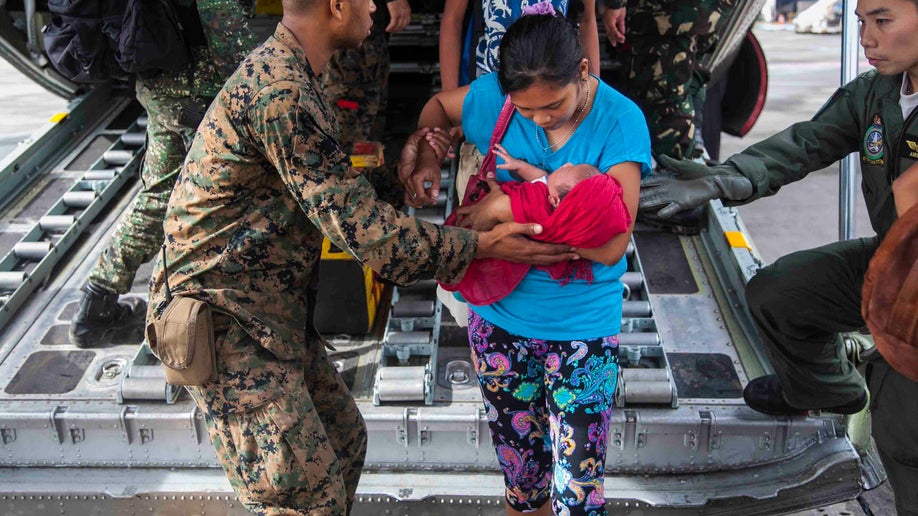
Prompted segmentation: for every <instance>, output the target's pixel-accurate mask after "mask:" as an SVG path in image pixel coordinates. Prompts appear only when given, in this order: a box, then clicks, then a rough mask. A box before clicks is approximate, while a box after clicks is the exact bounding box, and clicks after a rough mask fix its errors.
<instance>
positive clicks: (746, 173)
mask: <svg viewBox="0 0 918 516" xmlns="http://www.w3.org/2000/svg"><path fill="white" fill-rule="evenodd" d="M856 13H857V16H858V18H859V20H860V27H861V45H862V46H863V47H864V51H865V53H866V55H867V60H868V62H870V64H872V65H873V66H875V67H876V70H871V71H869V72H866V73H864V74H861V75H860V76H859V77H857V78H856V79H855V80H853V81H851V82H850V83H848V84H846V85H845V86H843V87H842V88H840V89H839V90H838V91H836V92H835V94H834V95H833V96H832V97H831V98H830V99H829V100H828V102H826V104H825V105H824V106H823V107H822V108H821V109H820V110H819V112H818V113H816V115H815V116H814V117H813V119H812V120H810V121H808V122H800V123H797V124H794V125H792V126H791V127H789V128H787V129H785V130H784V131H782V132H780V133H778V134H776V135H774V136H772V137H770V138H768V139H766V140H764V141H762V142H760V143H757V144H755V145H752V146H751V147H749V148H747V149H746V150H744V151H743V152H741V153H739V154H735V155H734V156H732V157H730V158H729V159H727V160H726V162H724V163H723V164H722V165H719V166H713V167H707V166H704V165H701V164H697V163H691V162H688V161H676V160H671V159H668V158H665V157H664V158H661V160H660V161H661V163H662V164H663V165H664V166H666V167H667V168H669V169H672V170H674V171H675V172H676V174H675V175H660V176H658V177H652V178H651V179H650V180H648V181H645V182H644V184H642V190H641V209H643V210H653V211H656V212H657V216H660V217H664V218H665V217H669V216H672V215H674V214H675V213H677V212H679V211H682V210H686V209H691V208H694V207H697V206H700V205H702V204H704V203H706V202H707V201H709V200H711V199H716V198H719V199H722V200H723V201H724V202H725V203H726V204H728V205H737V204H745V203H748V202H751V201H753V200H755V199H758V198H759V197H763V196H766V195H772V194H774V193H776V192H777V191H778V189H779V188H781V186H783V185H786V184H788V183H791V182H793V181H797V180H800V179H803V178H804V177H806V175H807V174H809V173H810V172H812V171H815V170H820V169H822V168H824V167H826V166H828V165H830V164H832V163H833V162H835V161H838V160H839V159H841V158H843V157H844V156H846V155H848V154H849V153H851V152H859V153H860V158H861V172H862V176H863V183H862V190H863V192H864V200H865V201H866V204H867V210H868V211H869V215H870V221H871V224H872V225H873V229H874V231H876V232H877V236H874V237H870V238H859V239H855V240H848V241H841V242H835V243H832V244H829V245H825V246H822V247H819V248H817V249H811V250H807V251H800V252H796V253H792V254H790V255H787V256H785V257H782V258H780V259H778V261H776V262H775V263H773V264H771V265H769V266H768V267H765V268H763V269H760V270H759V271H758V273H757V274H756V276H754V277H753V278H752V279H751V280H750V281H749V283H748V285H746V300H747V302H748V305H749V309H750V311H751V313H752V317H753V320H754V321H755V324H756V328H757V330H758V333H759V336H760V337H761V339H762V341H763V343H764V344H765V347H766V349H767V351H768V353H769V356H770V358H771V362H772V365H773V366H774V368H775V373H776V374H774V375H768V376H763V377H760V378H756V379H753V380H752V381H750V382H749V384H748V385H747V386H746V389H745V391H744V392H743V397H744V398H745V400H746V403H747V404H748V405H749V406H750V407H752V408H753V409H755V410H757V411H760V412H763V413H766V414H772V415H792V414H801V413H806V411H807V410H814V409H820V410H827V411H830V412H837V413H842V414H853V413H855V412H858V411H860V410H862V409H863V408H864V407H865V406H866V404H867V399H868V398H867V392H866V389H865V387H869V389H870V393H871V412H872V419H873V437H874V440H875V442H876V444H877V448H878V450H879V452H880V457H881V459H882V461H883V465H884V466H885V467H886V470H887V472H888V474H889V478H890V482H891V484H892V487H893V490H894V491H895V494H896V506H897V509H898V511H899V514H900V516H901V515H904V514H918V407H916V405H915V403H914V400H916V399H918V383H916V382H914V381H912V380H910V379H908V378H906V377H905V376H903V375H901V374H899V373H898V372H897V371H895V370H894V369H892V368H891V367H890V366H889V364H887V363H886V361H885V360H883V358H882V356H880V355H879V354H878V353H876V354H874V355H873V356H872V357H871V359H870V360H869V362H868V374H867V385H866V386H865V382H864V380H863V379H862V378H861V376H860V375H859V374H858V373H857V371H856V370H855V368H854V365H853V364H852V363H851V362H849V360H848V358H847V357H846V354H845V351H844V347H843V346H842V345H841V344H840V342H839V339H838V338H837V334H838V333H839V332H850V331H854V330H857V329H859V328H862V327H864V319H863V317H862V316H861V289H862V286H863V283H864V274H865V272H866V270H867V266H868V264H869V262H870V259H871V257H872V256H873V254H874V252H875V251H876V249H877V247H878V245H879V242H880V241H881V240H882V238H883V236H884V235H885V234H886V232H887V231H888V230H889V228H890V226H892V224H893V222H895V220H896V208H895V202H894V197H893V187H892V184H893V181H894V180H895V179H896V178H897V177H899V176H900V174H902V173H903V172H904V171H905V170H906V169H908V168H909V167H910V166H911V165H912V164H914V163H915V162H916V161H918V109H916V106H918V94H916V92H915V91H916V87H918V0H859V1H858V6H857V10H856Z"/></svg>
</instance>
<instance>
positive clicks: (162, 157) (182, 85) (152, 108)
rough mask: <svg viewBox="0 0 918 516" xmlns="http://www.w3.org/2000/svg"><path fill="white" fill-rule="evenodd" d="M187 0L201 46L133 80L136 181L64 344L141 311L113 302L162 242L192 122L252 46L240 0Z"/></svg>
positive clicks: (89, 338) (97, 334) (82, 343)
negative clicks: (142, 125) (185, 60)
mask: <svg viewBox="0 0 918 516" xmlns="http://www.w3.org/2000/svg"><path fill="white" fill-rule="evenodd" d="M176 1H181V0H176ZM192 2H193V4H192V5H194V6H196V8H197V12H198V14H199V16H200V20H201V28H202V29H203V40H204V41H203V42H202V43H203V45H198V46H191V48H190V49H189V50H190V52H191V60H190V62H189V64H188V65H187V66H186V67H185V69H183V70H178V71H168V72H162V73H159V74H158V75H154V76H151V77H141V78H138V79H137V85H136V87H137V100H139V101H140V104H141V105H142V106H143V107H144V109H146V110H147V116H148V123H147V149H146V156H145V158H144V162H143V166H142V167H141V171H140V179H141V182H142V184H143V186H142V188H141V189H140V192H139V193H138V194H137V198H136V199H135V201H134V204H133V205H132V206H131V208H130V211H128V213H126V214H125V215H124V217H123V218H122V219H121V220H120V221H119V223H118V227H117V228H116V229H115V233H114V235H113V236H112V239H111V242H110V243H109V245H108V247H107V248H106V249H105V251H103V253H102V256H100V257H99V261H98V262H97V263H96V266H95V268H93V270H92V272H91V273H90V275H89V280H88V281H87V282H86V284H85V285H84V286H83V288H82V290H83V296H82V298H81V299H80V305H79V308H78V309H77V313H76V315H75V316H74V318H73V320H72V321H71V324H70V342H71V343H73V344H74V345H76V346H78V347H81V348H85V347H91V346H93V345H94V344H97V343H99V341H100V339H101V338H102V337H103V335H104V333H105V331H107V330H108V329H110V328H112V327H114V326H117V325H122V324H125V323H130V322H137V320H138V319H142V317H143V315H144V314H145V313H146V305H145V304H144V302H143V301H142V300H140V299H138V298H134V297H131V298H125V299H122V300H120V301H119V299H118V296H119V295H120V294H125V293H127V292H128V291H129V290H130V289H131V284H132V283H133V282H134V275H135V274H136V272H137V269H138V268H140V266H141V265H142V264H144V263H145V262H148V261H150V259H152V258H153V256H154V255H155V254H156V252H157V251H158V250H159V248H160V246H161V245H162V242H163V230H162V223H163V216H164V215H165V213H166V203H167V202H168V201H169V194H171V193H172V187H173V185H175V178H176V176H177V175H178V172H179V170H180V169H181V166H182V162H183V161H184V160H185V153H186V151H187V150H188V146H189V145H190V144H191V139H192V138H193V137H194V133H195V131H196V130H197V128H198V123H200V121H201V118H202V117H203V115H204V112H205V111H206V110H207V106H209V105H210V102H211V100H213V97H214V95H216V94H217V92H218V91H219V90H220V87H221V86H223V82H224V81H225V80H226V78H227V77H229V76H230V74H231V73H233V70H235V69H236V66H237V65H238V64H239V62H240V61H242V59H243V58H244V57H245V56H246V54H248V53H249V52H250V51H251V50H252V49H254V48H255V45H256V41H255V37H254V35H253V34H252V33H251V31H250V30H249V27H248V21H247V19H248V17H247V15H246V13H245V11H244V8H243V2H242V1H240V0H186V2H185V3H189V4H190V3H192Z"/></svg>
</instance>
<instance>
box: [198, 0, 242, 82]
mask: <svg viewBox="0 0 918 516" xmlns="http://www.w3.org/2000/svg"><path fill="white" fill-rule="evenodd" d="M197 5H198V14H199V15H200V17H201V26H202V27H203V28H204V36H205V37H206V38H207V47H208V50H210V55H211V57H212V58H213V61H214V62H213V64H214V65H215V66H216V69H217V70H218V72H219V74H220V77H222V78H224V79H225V78H227V77H229V76H230V75H232V73H233V72H234V71H235V70H236V66H238V65H239V63H240V62H241V61H242V60H243V59H244V58H245V56H246V55H247V54H248V53H249V52H251V51H252V49H254V48H255V46H256V44H257V41H256V40H255V35H254V34H252V31H251V30H249V22H248V19H247V17H246V14H245V10H244V9H243V6H242V3H241V2H240V1H239V0H197ZM221 82H222V81H221Z"/></svg>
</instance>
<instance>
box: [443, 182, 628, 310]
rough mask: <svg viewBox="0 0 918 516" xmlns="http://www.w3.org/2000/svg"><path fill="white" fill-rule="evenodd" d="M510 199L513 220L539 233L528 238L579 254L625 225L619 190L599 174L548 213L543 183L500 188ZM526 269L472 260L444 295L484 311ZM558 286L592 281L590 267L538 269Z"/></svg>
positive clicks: (519, 265)
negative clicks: (456, 294) (535, 226)
mask: <svg viewBox="0 0 918 516" xmlns="http://www.w3.org/2000/svg"><path fill="white" fill-rule="evenodd" d="M501 189H502V190H503V191H504V193H506V194H507V195H509V196H510V205H511V207H512V210H513V220H515V221H516V222H524V223H531V222H536V223H539V224H541V225H542V233H541V234H539V235H535V236H533V237H532V238H533V239H535V240H540V241H543V242H554V243H561V244H568V245H571V246H574V247H581V248H585V249H589V248H594V247H599V246H601V245H603V244H605V243H606V242H608V241H609V240H611V239H612V237H614V236H615V235H618V234H621V233H624V232H625V231H627V230H628V227H629V226H630V225H631V216H630V215H629V214H628V209H627V208H626V207H625V203H624V201H623V199H622V186H621V184H620V183H619V182H618V180H616V179H615V178H613V177H612V176H609V175H606V174H600V175H597V176H593V177H591V178H589V179H586V180H584V181H582V182H581V183H579V184H578V185H577V186H575V187H574V188H572V189H571V191H570V192H568V194H567V195H566V196H565V197H564V200H563V201H562V202H561V204H559V205H558V208H557V209H556V210H554V211H552V207H551V204H550V203H549V201H548V187H547V186H546V185H545V183H541V182H539V183H504V184H503V185H501ZM529 267H530V266H529V265H526V264H523V263H514V262H508V261H505V260H499V259H496V258H483V259H478V260H474V261H473V262H472V264H471V265H469V268H468V270H467V271H466V273H465V276H463V278H462V280H460V281H459V283H457V284H453V285H442V286H443V288H444V289H446V290H448V291H451V292H455V291H456V290H458V291H459V293H460V294H462V297H464V298H465V300H466V301H468V302H469V303H471V304H473V305H479V306H480V305H487V304H491V303H495V302H497V301H499V300H501V299H503V298H504V297H505V296H507V294H509V293H510V292H512V291H513V289H514V288H516V286H517V285H519V283H520V281H522V280H523V277H524V276H525V275H526V273H527V272H529ZM539 268H540V269H542V270H545V271H547V272H548V274H549V275H550V276H551V277H552V279H556V280H558V282H559V283H561V284H562V285H564V284H566V283H567V282H568V281H570V280H571V279H585V280H587V281H592V280H593V262H591V261H589V260H583V259H581V260H573V261H569V262H561V263H556V264H554V265H550V266H546V267H539Z"/></svg>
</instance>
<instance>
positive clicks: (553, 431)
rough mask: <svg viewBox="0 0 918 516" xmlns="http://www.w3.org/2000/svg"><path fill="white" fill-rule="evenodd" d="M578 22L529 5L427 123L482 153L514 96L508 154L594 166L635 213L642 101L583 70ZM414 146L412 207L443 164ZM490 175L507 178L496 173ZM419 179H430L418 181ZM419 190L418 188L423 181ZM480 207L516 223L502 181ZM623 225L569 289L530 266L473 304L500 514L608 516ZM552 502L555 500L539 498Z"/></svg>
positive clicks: (643, 130)
mask: <svg viewBox="0 0 918 516" xmlns="http://www.w3.org/2000/svg"><path fill="white" fill-rule="evenodd" d="M581 56H582V54H581V50H580V42H579V39H578V34H577V31H576V29H575V28H574V27H573V26H571V25H570V24H569V23H568V22H567V21H565V20H564V19H563V18H560V17H555V16H551V15H530V16H524V17H522V18H520V20H519V21H517V22H516V23H514V24H513V25H511V26H510V28H509V29H508V30H507V33H506V35H505V36H504V39H503V42H502V43H501V46H500V65H499V68H498V72H497V73H491V74H488V75H486V76H484V77H481V78H479V79H478V80H476V81H475V82H473V83H472V84H471V85H469V86H467V87H463V88H460V89H457V90H452V91H448V92H441V93H439V94H437V95H436V96H435V97H434V98H433V99H431V100H430V101H429V102H428V103H427V104H426V105H425V107H424V110H423V112H422V113H421V117H420V120H419V125H420V126H422V127H440V128H450V127H455V126H458V125H459V124H460V123H461V124H462V128H463V131H464V132H465V136H466V138H467V139H468V140H469V141H471V142H472V143H473V144H475V145H476V146H477V147H478V149H479V150H480V151H481V152H482V153H485V152H486V151H487V146H488V144H489V141H490V137H491V133H492V131H493V130H494V125H495V123H496V121H497V118H498V114H499V113H500V111H501V107H502V106H503V104H504V100H505V99H506V94H508V93H509V95H510V97H511V98H512V103H513V104H514V106H515V107H516V112H515V113H514V115H513V117H512V118H511V120H510V123H509V126H508V128H507V132H506V134H505V136H504V138H503V140H502V142H501V144H502V145H503V147H504V148H505V149H506V151H507V153H508V154H509V155H511V156H514V157H516V158H518V159H524V160H526V161H527V162H529V163H531V164H533V165H535V166H537V167H539V168H541V169H543V170H556V169H558V168H559V167H561V166H562V165H563V164H565V163H583V164H589V165H593V166H595V167H597V168H599V169H600V170H602V171H604V172H606V173H607V174H610V175H612V176H613V177H615V178H616V179H617V180H618V181H619V182H620V183H621V185H622V189H623V199H624V201H625V204H626V206H627V208H628V211H629V213H630V214H631V218H632V220H633V219H634V216H635V214H636V210H637V204H638V189H639V186H640V180H641V177H642V176H643V175H647V174H649V173H650V137H649V134H648V131H647V125H646V123H645V121H644V117H643V115H642V114H641V112H640V110H639V109H638V108H637V106H636V105H635V104H634V103H633V102H631V101H630V100H628V99H627V98H625V97H624V96H623V95H621V94H619V93H618V92H616V91H615V90H613V89H612V88H611V87H609V86H608V85H606V84H605V83H603V82H602V81H601V80H599V79H598V78H597V77H595V76H593V75H590V74H589V71H588V65H587V60H586V59H583V58H582V57H581ZM428 151H429V150H428V149H424V148H421V149H419V155H418V157H417V165H416V167H415V168H414V171H413V173H412V174H411V175H410V176H409V177H408V178H407V180H406V185H405V186H406V190H407V192H408V201H409V204H412V205H414V206H416V207H419V206H421V205H423V204H432V203H433V202H435V199H436V197H437V193H438V190H439V178H440V164H439V163H438V162H437V160H436V157H435V156H434V155H433V153H432V152H428ZM496 180H497V181H510V180H512V178H511V176H510V175H509V174H508V173H507V171H506V170H500V169H499V170H498V171H497V176H496ZM425 182H426V185H425ZM425 186H427V187H426V188H425ZM492 186H493V188H492V189H491V193H490V194H489V195H488V196H486V197H485V198H484V200H482V201H481V202H480V203H479V204H478V205H475V206H472V207H463V208H460V209H459V213H460V214H461V215H462V216H464V218H465V220H466V222H467V224H468V225H470V226H472V227H475V228H476V229H487V228H490V227H493V226H494V225H495V224H497V223H498V222H500V221H509V220H512V213H511V211H510V206H509V200H508V197H507V196H506V195H505V194H503V193H502V192H501V190H500V188H497V187H496V186H497V183H496V182H493V183H492ZM632 229H633V224H632V226H631V227H629V228H628V231H627V232H626V233H624V234H620V235H618V236H615V237H613V238H612V239H611V240H610V241H609V242H608V243H607V244H605V245H603V246H601V247H599V248H595V249H577V250H576V252H577V253H578V254H579V255H580V256H581V257H583V258H586V259H589V260H592V261H593V264H592V267H593V274H592V276H593V280H592V282H588V281H586V280H572V281H570V282H569V283H567V284H566V285H563V286H562V285H560V284H559V282H558V281H555V280H553V279H551V277H550V276H549V275H548V273H547V272H545V271H543V270H539V269H537V268H532V269H531V270H530V272H529V273H527V275H526V276H525V277H524V279H523V280H522V282H520V283H519V285H518V286H517V287H516V288H515V289H514V290H513V291H512V292H511V293H510V294H509V295H507V296H506V297H504V298H503V299H501V300H500V301H498V302H496V303H493V304H490V305H486V306H474V305H473V306H470V307H469V308H470V313H469V341H470V344H471V347H472V351H473V357H474V359H475V366H476V369H477V371H478V378H479V383H480V385H481V392H482V396H483V398H484V402H485V406H486V408H487V412H488V422H489V427H490V430H491V436H492V440H493V442H494V445H495V447H496V451H497V457H498V460H499V462H500V464H501V467H502V469H503V472H504V479H505V482H506V487H507V506H508V507H507V511H508V513H509V514H517V513H520V512H524V511H534V510H539V512H537V513H536V514H539V513H541V512H542V511H546V513H547V511H549V510H550V509H551V508H553V509H554V512H555V513H556V514H591V515H601V514H605V509H604V508H603V503H604V495H603V470H604V469H603V465H604V462H605V450H606V435H607V430H608V425H609V419H610V416H611V413H612V403H613V393H614V391H615V381H616V374H617V370H618V333H619V330H620V325H621V308H622V284H621V281H620V278H621V276H622V274H623V273H624V272H625V269H626V263H625V259H624V253H625V249H626V247H627V245H628V242H629V240H630V237H631V230H632ZM549 500H551V502H552V503H551V505H550V506H549V505H548V504H546V502H547V501H549Z"/></svg>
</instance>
